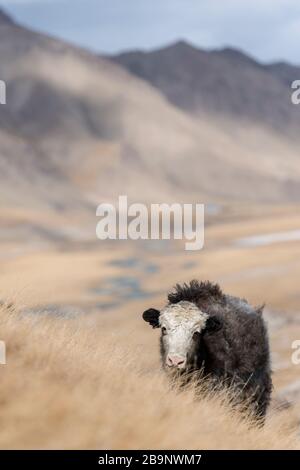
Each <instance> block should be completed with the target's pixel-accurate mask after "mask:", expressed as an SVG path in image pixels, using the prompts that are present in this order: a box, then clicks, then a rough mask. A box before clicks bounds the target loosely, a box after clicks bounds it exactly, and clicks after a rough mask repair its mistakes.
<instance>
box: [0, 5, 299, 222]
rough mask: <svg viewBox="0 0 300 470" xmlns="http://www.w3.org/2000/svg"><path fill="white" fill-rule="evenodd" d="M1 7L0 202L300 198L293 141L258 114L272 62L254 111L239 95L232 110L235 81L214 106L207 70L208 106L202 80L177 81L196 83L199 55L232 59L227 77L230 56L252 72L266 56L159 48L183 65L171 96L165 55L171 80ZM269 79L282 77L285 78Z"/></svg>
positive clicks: (90, 204)
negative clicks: (40, 28) (17, 19)
mask: <svg viewBox="0 0 300 470" xmlns="http://www.w3.org/2000/svg"><path fill="white" fill-rule="evenodd" d="M1 17H2V18H4V19H3V20H2V22H1V24H0V78H1V79H2V80H5V82H6V84H7V104H6V105H1V106H0V196H1V197H0V209H1V207H2V208H3V207H6V206H7V205H9V206H10V207H12V206H14V207H23V208H26V209H27V210H28V209H29V210H30V211H33V210H34V209H35V208H38V209H39V210H40V209H44V208H46V209H47V211H49V210H50V209H51V210H54V211H56V212H58V213H60V214H67V215H68V217H71V216H70V214H72V213H73V211H75V212H76V211H81V212H84V213H86V212H88V213H89V214H92V216H93V217H94V214H95V207H96V205H97V204H99V203H100V202H103V201H106V200H116V199H117V198H118V196H119V195H120V194H127V195H128V197H129V199H130V200H133V201H146V202H171V201H181V202H184V201H197V202H199V201H200V202H211V201H216V202H224V201H246V202H249V201H252V202H258V201H259V202H261V201H262V202H278V201H280V202H286V201H299V200H300V185H299V181H300V166H299V151H298V142H294V140H293V139H291V138H288V137H287V136H282V135H281V134H278V132H275V131H274V129H273V128H272V126H270V127H269V128H267V127H266V126H264V125H262V123H261V121H259V120H257V119H254V116H255V115H257V109H260V112H261V113H262V114H263V112H264V106H263V103H262V102H261V101H262V96H263V94H264V91H265V90H266V88H267V85H269V82H268V81H267V80H266V78H265V74H267V72H265V71H264V72H261V75H260V76H261V77H262V78H261V80H262V81H261V82H260V81H259V80H258V82H257V83H256V89H257V96H256V95H255V96H252V102H251V103H250V104H249V103H248V104H247V106H248V108H249V109H252V112H253V116H252V118H250V114H249V115H248V118H247V121H243V120H242V119H241V116H240V114H241V113H243V112H244V111H243V107H242V106H240V105H239V106H240V108H239V109H240V111H239V112H237V107H238V106H237V104H234V103H235V100H236V101H237V103H240V101H239V93H237V97H235V90H234V89H233V88H232V89H231V96H232V101H231V104H230V105H227V104H226V103H227V98H226V95H227V94H228V93H225V94H224V92H223V93H220V94H219V95H218V96H219V99H220V101H219V103H220V105H219V107H218V105H217V104H218V100H217V99H215V101H212V97H213V96H214V93H215V92H216V89H217V91H218V90H219V88H221V87H219V88H218V87H216V86H215V82H214V83H211V82H210V80H208V78H207V79H206V80H204V82H203V90H200V89H199V90H198V88H197V90H198V91H199V93H200V95H201V96H202V98H201V100H202V101H201V100H200V101H201V102H204V103H207V105H206V106H207V107H208V108H207V109H210V112H205V113H203V112H202V111H201V112H200V111H199V112H198V110H197V109H198V108H197V109H196V107H195V103H198V101H197V99H198V98H197V99H196V97H197V96H198V94H197V93H198V91H197V93H196V91H195V100H193V99H192V98H191V96H190V94H189V86H187V85H185V86H184V87H183V86H182V81H183V82H184V80H186V82H187V83H195V87H196V85H197V77H198V75H197V70H198V61H199V56H201V57H203V60H205V63H206V65H207V67H208V68H209V69H210V70H211V67H212V68H216V67H217V65H216V64H220V63H222V64H225V65H226V64H227V65H226V74H224V73H223V74H221V75H220V77H225V76H226V80H227V81H228V82H229V80H230V70H231V71H232V61H239V63H240V66H239V69H240V75H239V76H240V77H242V76H243V77H244V79H245V80H246V79H247V80H249V76H250V79H254V76H253V73H254V72H253V70H257V69H260V66H259V65H257V64H256V63H255V61H253V60H252V59H249V58H247V57H246V56H244V55H243V54H240V53H237V52H236V51H229V50H227V52H225V51H223V52H219V53H217V52H216V53H214V54H209V53H206V52H201V51H200V52H199V51H198V50H197V49H196V48H193V47H190V46H189V45H187V44H185V43H180V44H179V45H177V46H175V48H174V47H171V48H169V52H168V49H167V50H166V52H165V53H164V54H166V56H165V57H166V58H167V57H169V59H168V60H169V63H168V66H169V69H170V70H171V68H172V67H173V66H174V67H175V65H176V64H177V65H176V70H177V72H176V73H177V74H178V83H176V81H174V80H173V81H170V83H169V88H168V89H169V91H170V97H171V96H173V97H174V99H171V98H170V97H168V98H166V93H165V92H164V90H163V89H164V87H167V84H168V80H167V79H163V77H164V74H165V73H166V72H167V68H168V67H167V64H166V63H165V61H164V60H161V61H160V63H159V62H157V61H156V60H151V64H152V65H151V67H153V66H154V65H153V64H155V67H156V71H157V77H161V78H160V80H162V84H164V85H163V86H160V87H158V86H153V83H149V81H147V80H145V79H142V78H140V77H137V76H136V74H134V73H132V72H131V71H128V70H126V68H125V67H124V66H121V65H120V64H119V63H115V61H112V60H110V59H109V58H104V57H98V56H97V55H96V54H92V53H90V52H88V51H86V50H83V49H81V48H78V47H75V46H72V45H70V44H67V43H65V42H63V41H61V40H57V39H55V38H52V37H49V36H46V35H44V34H39V33H36V32H33V31H30V30H29V29H27V28H24V27H22V26H20V25H17V24H15V23H14V22H13V21H11V20H10V19H9V18H7V17H6V15H5V14H3V13H2V15H1ZM185 51H189V53H188V55H189V56H190V59H189V62H190V63H191V64H192V62H193V61H194V60H195V65H194V67H195V74H194V76H191V72H190V70H189V69H188V68H187V67H186V65H187V64H186V63H185V60H186V59H185V57H186V52H185ZM174 52H175V56H174ZM156 54H158V55H160V52H157V53H154V56H155V55H156ZM138 56H140V53H138ZM143 56H144V58H145V60H146V61H147V60H148V59H147V57H148V56H147V54H146V55H143ZM150 57H152V56H150ZM193 57H195V59H193ZM220 57H221V58H222V60H221V59H220ZM196 58H197V59H196ZM173 61H174V64H173ZM211 61H212V64H215V65H213V66H211V65H210V62H211ZM180 63H181V66H180ZM242 63H243V65H242ZM225 65H224V67H225ZM218 67H219V70H220V72H221V70H223V69H222V68H220V65H218ZM218 67H217V68H218ZM151 70H152V68H151ZM202 70H203V77H204V76H207V77H208V76H210V77H211V80H212V78H214V80H215V76H214V74H212V73H210V74H208V75H207V74H206V73H204V72H205V69H204V68H202ZM170 73H171V72H170ZM235 73H236V72H235ZM235 73H234V75H235ZM270 73H271V72H270ZM272 73H274V72H272ZM172 76H173V75H172V74H171V75H170V80H171V78H172ZM180 77H183V79H180V80H179V78H180ZM184 77H185V78H184ZM255 77H257V76H256V75H255ZM144 78H145V77H144ZM222 80H223V79H222ZM222 80H221V79H220V83H221V84H222V83H223V81H222ZM250 81H251V80H250ZM256 81H257V80H256ZM274 81H276V84H277V86H278V87H279V84H280V80H279V78H274ZM228 86H229V85H228ZM176 90H178V91H180V93H177V92H176ZM184 90H185V91H184ZM195 90H196V88H195ZM280 90H281V88H280ZM165 91H166V90H165ZM259 91H260V93H259ZM200 95H199V96H200ZM176 96H177V98H176V100H175V97H176ZM225 98H226V99H225ZM199 99H200V98H199ZM183 104H184V105H183ZM193 106H194V107H195V109H194V110H193V112H190V111H188V108H189V107H193ZM283 107H284V105H283ZM199 109H200V108H199ZM284 109H285V107H284ZM187 111H188V112H187ZM268 112H269V111H268ZM244 113H245V112H244ZM276 119H277V118H276V117H275V120H276Z"/></svg>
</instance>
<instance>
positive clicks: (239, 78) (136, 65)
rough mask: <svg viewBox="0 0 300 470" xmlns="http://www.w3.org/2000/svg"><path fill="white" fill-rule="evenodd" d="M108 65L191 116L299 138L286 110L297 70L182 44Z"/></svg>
mask: <svg viewBox="0 0 300 470" xmlns="http://www.w3.org/2000/svg"><path fill="white" fill-rule="evenodd" d="M111 59H112V60H113V61H114V62H116V63H118V64H120V65H122V66H123V67H125V68H126V69H127V70H129V71H130V73H133V74H134V75H136V76H138V77H139V78H142V79H143V80H146V81H148V82H149V83H151V84H152V85H153V86H155V87H156V88H158V89H159V90H160V91H161V92H162V93H163V94H164V95H165V96H166V97H167V99H168V100H169V101H170V102H171V103H173V104H174V105H176V106H178V107H179V108H181V109H183V110H185V111H188V112H190V113H192V114H193V115H203V114H207V113H208V114H209V115H213V116H216V117H218V118H225V119H228V117H231V118H233V119H238V120H241V119H242V120H243V121H245V122H247V121H250V122H256V123H257V122H259V123H260V124H261V125H263V126H266V127H269V128H271V129H274V130H276V131H282V132H284V133H287V134H288V135H289V134H293V135H296V134H298V129H299V123H300V108H297V107H296V106H291V99H290V95H291V91H290V86H291V83H292V81H293V80H295V79H297V78H300V67H293V66H289V65H288V64H272V65H263V64H261V63H259V62H257V61H255V60H254V59H253V58H251V57H248V56H247V55H246V54H244V53H243V52H241V51H238V50H235V49H231V48H226V49H222V50H213V51H204V50H201V49H198V48H196V47H194V46H192V45H190V44H188V43H187V42H184V41H179V42H177V43H175V44H172V45H171V46H168V47H164V48H162V49H159V50H154V51H151V52H142V51H133V52H127V53H123V54H120V55H117V56H113V57H111Z"/></svg>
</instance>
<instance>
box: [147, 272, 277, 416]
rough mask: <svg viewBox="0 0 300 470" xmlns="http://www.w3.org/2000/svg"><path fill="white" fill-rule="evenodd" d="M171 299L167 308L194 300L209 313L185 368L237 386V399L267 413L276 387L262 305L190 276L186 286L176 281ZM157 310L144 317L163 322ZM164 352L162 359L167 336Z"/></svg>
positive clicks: (220, 382)
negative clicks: (190, 280) (273, 381)
mask: <svg viewBox="0 0 300 470" xmlns="http://www.w3.org/2000/svg"><path fill="white" fill-rule="evenodd" d="M168 300H169V304H168V305H167V307H166V308H167V311H168V312H169V311H170V310H171V311H172V310H173V309H172V305H174V307H175V304H180V308H181V306H184V305H188V303H192V304H194V305H196V306H197V307H198V309H199V310H200V312H199V313H200V314H201V312H205V314H207V319H206V325H205V327H204V329H202V330H201V334H200V335H199V338H198V340H197V345H196V348H195V349H194V350H193V357H192V358H190V359H189V361H188V363H187V367H186V372H187V374H189V373H193V372H196V371H199V370H201V371H202V374H203V375H204V377H210V379H212V381H213V383H215V384H217V385H219V384H221V385H224V384H226V385H230V386H233V388H235V390H236V392H237V393H236V396H237V397H238V399H239V401H240V402H242V403H245V404H246V405H247V408H250V409H252V410H253V411H254V413H255V414H256V416H258V417H261V418H263V417H264V416H265V414H266V410H267V408H268V405H269V403H270V397H271V391H272V381H271V370H270V353H269V341H268V335H267V330H266V326H265V322H264V320H263V318H262V310H263V308H256V309H255V308H253V307H252V306H251V305H249V304H248V302H247V301H246V300H242V299H239V298H237V297H232V296H229V295H225V294H223V292H222V291H221V289H220V287H219V286H218V285H213V284H211V283H210V282H201V283H199V282H198V281H192V282H191V283H190V284H184V285H183V286H180V285H177V286H176V288H175V291H174V292H172V293H171V294H169V296H168ZM170 307H171V309H170ZM178 307H179V305H178ZM174 311H176V309H174ZM155 312H157V316H156V317H155ZM163 312H164V310H163V311H162V312H161V316H162V317H163ZM174 313H175V312H174ZM159 315H160V312H159V311H157V310H154V309H150V310H148V311H146V312H144V319H145V320H146V321H148V322H149V323H150V324H151V325H152V326H153V327H159V326H161V324H160V321H159ZM176 315H178V311H177V313H176ZM161 356H162V361H163V364H164V363H165V356H166V354H165V348H164V341H163V337H161Z"/></svg>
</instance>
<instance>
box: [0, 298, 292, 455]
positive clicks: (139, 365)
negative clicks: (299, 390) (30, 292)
mask: <svg viewBox="0 0 300 470" xmlns="http://www.w3.org/2000/svg"><path fill="white" fill-rule="evenodd" d="M0 328H1V338H3V339H4V340H5V341H6V342H7V345H8V351H7V354H8V363H7V365H6V366H2V367H1V388H0V402H1V408H0V419H1V423H2V426H1V430H0V447H1V448H27V449H28V448H75V449H79V448H128V449H131V448H143V449H145V448H162V449H164V448H165V449H167V448H168V449H171V448H191V449H211V448H219V449H228V448H231V449H277V448H285V449H286V448H296V447H297V445H299V443H298V444H297V442H296V435H295V432H294V431H293V429H292V426H290V424H289V419H288V414H287V413H286V412H281V413H277V414H276V413H273V414H271V416H270V417H269V418H268V420H267V424H266V426H265V428H264V429H259V430H258V429H255V428H251V427H250V423H247V422H246V421H244V422H243V421H242V420H241V418H240V416H239V415H238V413H237V412H235V413H234V412H231V411H230V409H229V408H228V406H226V404H225V403H224V398H223V399H222V398H220V397H217V396H210V397H207V398H203V399H201V400H199V401H197V402H196V401H195V400H194V394H193V391H192V390H190V391H185V392H181V393H179V392H178V391H176V390H171V389H170V387H169V385H168V383H167V382H166V380H165V377H164V376H163V374H162V373H161V372H160V371H159V369H158V367H157V366H158V364H157V357H156V354H154V357H153V355H151V354H149V351H148V350H147V349H146V350H145V349H144V348H143V347H142V342H143V337H141V333H140V331H138V332H137V331H135V330H134V328H133V324H132V323H129V324H128V326H127V328H124V325H123V326H122V328H119V327H118V325H117V324H116V325H115V328H113V329H111V328H109V329H108V328H107V327H105V324H102V322H101V321H99V322H98V324H96V326H95V324H93V325H92V324H91V323H90V322H89V320H88V319H83V318H81V319H80V320H79V319H76V320H75V319H69V320H66V319H65V320H63V319H61V318H57V317H54V318H53V317H49V316H42V315H41V316H39V317H35V316H32V315H29V316H28V315H27V316H24V315H20V313H19V312H17V311H13V310H12V309H6V308H5V307H2V308H1V310H0ZM137 336H138V341H137ZM138 343H139V346H137V344H138Z"/></svg>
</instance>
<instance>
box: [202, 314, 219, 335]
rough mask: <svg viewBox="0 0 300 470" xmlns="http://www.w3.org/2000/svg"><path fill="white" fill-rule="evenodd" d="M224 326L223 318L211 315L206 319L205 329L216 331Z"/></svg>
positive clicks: (211, 331) (210, 331) (209, 331)
mask: <svg viewBox="0 0 300 470" xmlns="http://www.w3.org/2000/svg"><path fill="white" fill-rule="evenodd" d="M222 327H223V323H222V320H221V319H220V318H218V317H216V316H209V317H208V319H207V320H206V325H205V331H207V332H208V333H215V332H216V331H219V330H220V329H221V328H222Z"/></svg>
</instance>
